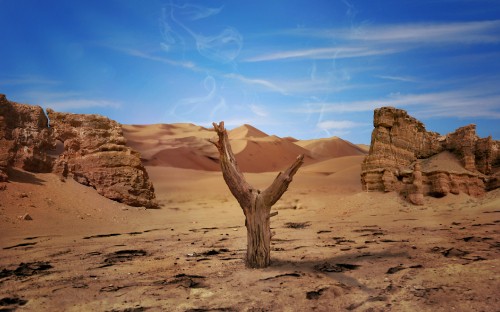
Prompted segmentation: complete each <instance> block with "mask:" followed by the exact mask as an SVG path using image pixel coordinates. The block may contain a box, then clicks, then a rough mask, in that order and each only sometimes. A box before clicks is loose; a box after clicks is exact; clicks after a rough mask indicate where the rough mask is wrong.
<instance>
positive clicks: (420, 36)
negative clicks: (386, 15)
mask: <svg viewBox="0 0 500 312" xmlns="http://www.w3.org/2000/svg"><path fill="white" fill-rule="evenodd" d="M344 35H345V39H349V40H359V41H371V42H385V43H389V42H393V43H394V42H407V43H408V42H410V43H411V42H413V43H419V44H426V43H427V44H428V43H439V44H444V43H448V44H449V43H497V42H500V20H493V21H474V22H455V23H418V24H396V25H370V26H368V27H365V28H363V29H361V30H358V31H356V32H349V33H346V32H344Z"/></svg>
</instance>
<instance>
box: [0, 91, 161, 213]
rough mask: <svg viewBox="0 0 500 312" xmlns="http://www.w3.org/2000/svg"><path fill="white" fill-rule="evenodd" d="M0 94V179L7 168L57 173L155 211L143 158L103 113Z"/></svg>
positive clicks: (152, 189) (3, 178)
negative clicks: (60, 110)
mask: <svg viewBox="0 0 500 312" xmlns="http://www.w3.org/2000/svg"><path fill="white" fill-rule="evenodd" d="M47 113H48V116H49V119H50V127H49V121H48V119H47V116H46V115H45V114H44V112H43V109H42V108H41V107H39V106H31V105H24V104H18V103H14V102H10V101H8V100H7V99H6V98H5V96H4V95H0V181H7V179H8V168H9V167H17V168H22V169H24V170H27V171H31V172H55V173H57V174H59V175H61V176H62V177H72V178H73V179H74V180H76V181H77V182H79V183H81V184H84V185H88V186H91V187H93V188H95V189H96V190H97V192H98V193H99V194H101V195H103V196H105V197H107V198H110V199H113V200H116V201H118V202H122V203H125V204H127V205H131V206H145V207H149V208H151V207H156V206H157V203H156V201H155V194H154V188H153V185H152V183H151V182H150V181H149V178H148V174H147V172H146V170H145V168H144V166H143V165H142V163H141V160H140V155H139V153H138V152H135V151H134V150H132V149H131V148H130V147H128V146H126V140H125V138H124V137H123V133H122V128H121V125H120V124H119V123H117V122H115V121H113V120H110V119H108V118H106V117H102V116H99V115H85V114H70V113H57V112H54V111H53V110H50V109H49V110H47Z"/></svg>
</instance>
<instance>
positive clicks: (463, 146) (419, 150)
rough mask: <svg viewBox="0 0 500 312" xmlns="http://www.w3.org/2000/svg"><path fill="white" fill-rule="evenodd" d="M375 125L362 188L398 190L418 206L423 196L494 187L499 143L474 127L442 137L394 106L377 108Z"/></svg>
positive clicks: (479, 192) (362, 177) (497, 176)
mask: <svg viewBox="0 0 500 312" xmlns="http://www.w3.org/2000/svg"><path fill="white" fill-rule="evenodd" d="M373 124H374V127H375V129H374V130H373V132H372V139H371V145H370V152H369V154H368V156H367V157H366V158H365V160H364V162H363V164H362V168H361V169H362V173H361V182H362V185H363V189H364V190H366V191H385V192H390V191H396V192H400V193H401V194H402V195H404V196H405V197H407V198H408V200H409V201H411V202H413V203H414V204H422V203H423V197H422V196H423V195H432V196H436V197H441V196H445V195H447V194H448V193H454V194H457V193H459V192H464V193H467V194H469V195H473V196H477V195H481V194H483V193H484V192H485V191H487V190H489V189H493V188H496V187H498V179H499V171H500V170H499V163H500V161H499V158H500V153H499V146H500V142H499V141H494V140H492V138H491V137H488V138H483V139H481V138H479V137H478V136H477V134H476V126H475V125H468V126H465V127H462V128H459V129H457V130H456V131H455V132H453V133H450V134H448V135H446V136H440V135H439V134H438V133H435V132H429V131H427V130H426V129H425V126H424V125H423V124H422V123H421V122H420V121H418V120H416V119H415V118H413V117H411V116H409V115H408V113H407V112H406V111H404V110H401V109H396V108H393V107H382V108H379V109H376V110H375V112H374V119H373ZM443 164H445V165H444V166H443ZM419 194H422V196H421V195H419Z"/></svg>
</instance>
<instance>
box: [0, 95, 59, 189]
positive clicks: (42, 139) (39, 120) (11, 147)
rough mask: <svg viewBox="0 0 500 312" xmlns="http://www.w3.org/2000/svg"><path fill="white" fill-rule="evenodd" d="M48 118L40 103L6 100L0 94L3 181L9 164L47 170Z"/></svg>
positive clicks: (0, 172) (50, 142)
mask: <svg viewBox="0 0 500 312" xmlns="http://www.w3.org/2000/svg"><path fill="white" fill-rule="evenodd" d="M54 142H55V141H54V139H53V138H52V136H51V134H50V129H49V128H48V120H47V117H46V116H45V114H44V112H43V109H42V108H41V107H40V106H31V105H24V104H18V103H14V102H10V101H8V100H7V98H6V97H5V95H3V94H0V181H7V179H8V174H7V169H8V168H9V167H10V166H14V167H18V168H22V169H24V170H28V171H33V172H50V171H51V169H52V161H53V159H52V158H51V157H49V156H48V155H47V153H46V151H48V150H51V149H53V148H54Z"/></svg>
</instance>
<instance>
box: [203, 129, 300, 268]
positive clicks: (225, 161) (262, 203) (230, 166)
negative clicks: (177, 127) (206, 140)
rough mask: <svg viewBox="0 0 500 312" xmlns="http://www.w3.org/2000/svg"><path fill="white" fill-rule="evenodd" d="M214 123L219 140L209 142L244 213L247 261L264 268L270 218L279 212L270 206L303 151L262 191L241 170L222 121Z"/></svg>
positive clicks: (288, 182) (296, 166)
mask: <svg viewBox="0 0 500 312" xmlns="http://www.w3.org/2000/svg"><path fill="white" fill-rule="evenodd" d="M213 125H214V129H215V131H216V132H217V135H218V137H219V140H218V142H212V143H213V144H214V145H215V146H216V147H217V149H218V150H219V154H220V165H221V169H222V175H223V177H224V180H225V181H226V184H227V186H228V187H229V190H230V191H231V193H232V194H233V196H234V197H235V198H236V200H237V201H238V203H239V204H240V206H241V208H242V209H243V213H244V214H245V217H246V220H245V226H246V228H247V255H246V265H247V266H248V267H251V268H265V267H267V266H269V264H270V251H271V227H270V218H271V217H272V216H275V215H277V214H278V213H277V212H274V213H271V207H272V206H273V205H274V204H275V203H276V202H277V201H278V200H279V199H280V198H281V196H282V195H283V193H285V192H286V190H287V189H288V185H289V184H290V182H292V178H293V176H294V175H295V173H296V172H297V170H299V167H300V166H301V165H302V164H303V162H304V161H303V159H304V155H300V156H298V157H297V159H296V160H295V162H294V163H293V164H292V165H291V166H290V167H289V168H288V169H287V170H286V171H285V172H284V173H282V172H280V173H279V174H278V176H277V177H276V179H274V181H273V183H272V184H271V185H270V186H269V187H268V188H267V189H265V190H264V191H263V192H261V191H260V190H256V189H254V188H253V187H252V186H251V185H250V184H248V183H247V182H246V180H245V177H244V176H243V174H242V173H241V171H240V169H239V167H238V164H237V162H236V159H235V157H234V154H233V151H232V150H231V145H230V144H229V138H228V135H227V132H226V129H224V122H220V123H219V124H218V125H217V124H216V123H214V124H213Z"/></svg>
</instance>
